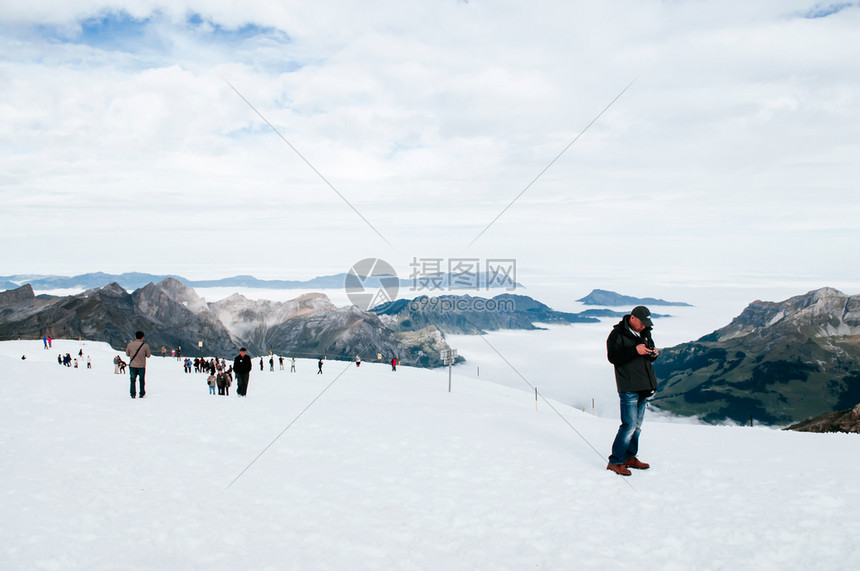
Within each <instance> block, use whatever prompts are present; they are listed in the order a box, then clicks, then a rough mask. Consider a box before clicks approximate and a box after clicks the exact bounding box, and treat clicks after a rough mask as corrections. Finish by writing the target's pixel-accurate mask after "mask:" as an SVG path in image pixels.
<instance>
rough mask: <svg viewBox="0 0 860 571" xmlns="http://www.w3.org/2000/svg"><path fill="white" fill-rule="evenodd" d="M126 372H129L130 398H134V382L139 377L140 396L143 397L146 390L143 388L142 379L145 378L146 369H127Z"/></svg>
mask: <svg viewBox="0 0 860 571" xmlns="http://www.w3.org/2000/svg"><path fill="white" fill-rule="evenodd" d="M128 371H129V374H130V375H131V388H130V389H129V390H130V392H131V396H134V393H135V390H134V389H135V387H134V380H135V378H136V377H140V396H143V395H145V394H146V388H144V385H143V379H144V377H145V376H146V368H144V367H129V368H128Z"/></svg>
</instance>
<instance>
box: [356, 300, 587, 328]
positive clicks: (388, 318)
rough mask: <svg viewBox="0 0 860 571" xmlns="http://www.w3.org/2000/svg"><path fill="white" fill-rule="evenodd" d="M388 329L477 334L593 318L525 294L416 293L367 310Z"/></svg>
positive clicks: (584, 321) (585, 320)
mask: <svg viewBox="0 0 860 571" xmlns="http://www.w3.org/2000/svg"><path fill="white" fill-rule="evenodd" d="M370 311H371V312H373V313H375V314H376V315H378V316H379V317H380V319H382V322H383V323H385V324H386V325H387V326H389V327H390V328H392V329H395V330H398V331H417V330H419V329H424V328H425V327H431V326H435V327H437V328H439V330H441V331H442V332H444V333H451V334H462V335H480V334H482V333H484V332H485V331H496V330H499V329H526V330H531V329H540V328H539V327H538V326H536V325H535V323H596V322H597V321H599V320H598V319H597V318H595V317H589V316H583V315H579V314H576V313H565V312H561V311H554V310H553V309H550V308H549V307H548V306H546V305H544V304H543V303H540V302H539V301H537V300H535V299H532V298H531V297H528V296H525V295H512V294H507V293H505V294H501V295H497V296H496V297H493V298H491V299H485V298H481V297H472V296H470V295H440V296H438V297H430V296H426V295H425V296H420V297H416V298H415V299H412V300H407V299H398V300H397V301H393V302H388V303H384V304H381V305H378V306H376V307H374V308H372V309H371V310H370Z"/></svg>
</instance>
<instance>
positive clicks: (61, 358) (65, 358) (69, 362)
mask: <svg viewBox="0 0 860 571" xmlns="http://www.w3.org/2000/svg"><path fill="white" fill-rule="evenodd" d="M46 348H47V347H46ZM79 358H80V359H81V360H82V361H83V358H84V350H83V349H81V350H80V351H78V356H77V357H72V356H71V354H69V353H66V354H65V355H63V354H62V353H58V354H57V363H59V364H60V365H62V366H64V367H74V368H75V369H77V368H78V359H79ZM92 368H93V361H92V359H91V358H90V356H89V355H87V369H92Z"/></svg>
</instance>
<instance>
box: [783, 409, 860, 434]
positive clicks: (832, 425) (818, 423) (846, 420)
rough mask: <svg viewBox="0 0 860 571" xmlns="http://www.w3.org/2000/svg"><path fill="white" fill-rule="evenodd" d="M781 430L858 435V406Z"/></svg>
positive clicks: (859, 415)
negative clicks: (851, 433)
mask: <svg viewBox="0 0 860 571" xmlns="http://www.w3.org/2000/svg"><path fill="white" fill-rule="evenodd" d="M783 430H796V431H798V432H853V433H855V434H860V404H858V405H857V406H855V407H854V408H851V409H848V410H838V411H836V412H828V413H826V414H822V415H820V416H815V417H813V418H807V419H806V420H804V421H803V422H798V423H797V424H792V425H791V426H789V427H787V428H784V429H783Z"/></svg>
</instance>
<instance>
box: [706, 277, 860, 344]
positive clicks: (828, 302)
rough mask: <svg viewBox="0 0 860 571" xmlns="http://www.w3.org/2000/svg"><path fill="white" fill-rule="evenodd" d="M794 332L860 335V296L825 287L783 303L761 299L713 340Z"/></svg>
mask: <svg viewBox="0 0 860 571" xmlns="http://www.w3.org/2000/svg"><path fill="white" fill-rule="evenodd" d="M793 333H796V334H802V335H805V336H808V337H820V336H829V335H857V334H860V295H854V296H849V295H846V294H844V293H842V292H841V291H839V290H837V289H835V288H831V287H823V288H820V289H817V290H813V291H810V292H807V293H805V294H803V295H798V296H794V297H791V298H789V299H786V300H784V301H780V302H772V301H760V300H757V301H754V302H752V303H751V304H749V305H748V306H747V307H746V309H744V310H743V312H741V314H740V315H739V316H737V317H736V318H735V319H734V320H733V321H732V322H731V323H730V324H729V325H727V326H726V327H724V328H722V329H720V330H718V331H716V332H715V333H714V335H712V336H709V337H716V339H719V340H727V339H732V338H735V337H742V336H744V335H750V334H758V335H763V334H771V335H772V334H793Z"/></svg>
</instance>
